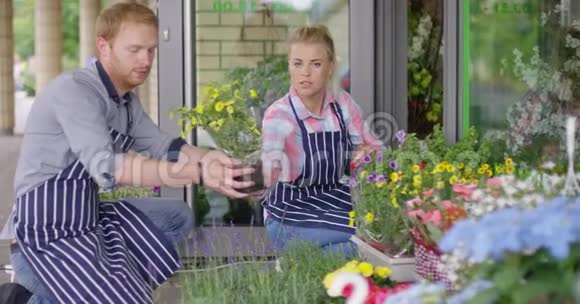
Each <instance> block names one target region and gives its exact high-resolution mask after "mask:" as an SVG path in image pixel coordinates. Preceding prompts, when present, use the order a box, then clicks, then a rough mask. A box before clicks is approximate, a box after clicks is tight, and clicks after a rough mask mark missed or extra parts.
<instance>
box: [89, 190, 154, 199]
mask: <svg viewBox="0 0 580 304" xmlns="http://www.w3.org/2000/svg"><path fill="white" fill-rule="evenodd" d="M99 197H100V200H101V201H102V202H114V201H118V200H121V199H123V198H129V197H159V194H158V193H157V191H155V189H153V188H150V187H119V188H116V189H115V190H113V191H111V192H102V193H99Z"/></svg>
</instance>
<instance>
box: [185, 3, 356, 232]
mask: <svg viewBox="0 0 580 304" xmlns="http://www.w3.org/2000/svg"><path fill="white" fill-rule="evenodd" d="M192 10H193V11H192V18H193V20H195V21H194V22H192V28H191V29H190V30H191V31H192V34H193V35H192V41H191V43H192V44H193V45H192V46H191V52H192V54H190V56H191V58H192V64H193V67H194V68H193V70H192V73H193V77H192V78H193V79H194V80H193V81H195V82H194V83H191V85H192V86H193V88H194V90H192V91H191V92H190V93H189V94H191V95H192V97H191V100H192V107H196V106H197V104H198V103H197V101H199V100H201V99H202V98H204V94H206V93H207V92H208V90H213V89H217V91H216V94H222V93H223V94H227V90H228V89H229V88H230V87H232V86H233V87H235V86H238V85H241V86H240V88H241V89H242V90H244V91H248V92H250V91H251V92H252V94H253V95H254V97H255V98H256V99H257V100H258V103H257V109H258V110H257V113H256V114H257V115H256V116H257V117H258V120H259V118H260V117H261V115H260V114H261V113H263V112H264V111H265V109H266V108H267V107H268V105H269V104H271V103H272V102H273V101H275V100H277V99H279V98H281V97H283V96H284V95H285V94H286V93H287V91H288V88H289V80H288V74H287V66H288V63H287V56H286V54H287V50H286V43H285V41H286V39H287V37H288V35H289V34H290V33H291V32H292V31H293V30H295V29H296V28H298V27H300V26H303V25H306V24H314V23H321V24H325V25H326V26H328V28H329V29H330V31H331V34H332V36H333V38H334V42H335V49H336V52H337V57H338V66H337V73H336V79H335V80H334V81H335V85H337V86H340V87H342V88H344V89H345V90H347V91H348V90H349V89H350V76H349V59H350V53H349V51H350V45H349V38H350V37H349V32H350V31H349V22H350V20H349V1H348V0H331V1H328V0H321V1H317V0H284V1H268V0H250V1H246V0H239V1H229V0H214V1H210V0H199V1H195V5H194V7H192ZM186 85H187V84H186ZM218 92H219V93H218ZM216 123H219V121H218V122H216ZM195 132H196V139H197V145H199V146H209V147H216V146H217V143H219V142H220V141H223V138H219V136H221V135H220V132H216V133H214V134H213V135H210V134H209V133H208V132H206V129H204V128H199V127H198V128H197V130H196V131H195ZM216 137H218V138H216ZM194 201H195V209H196V212H197V217H198V222H200V223H203V224H205V225H214V224H217V225H232V224H233V225H236V226H246V225H261V224H262V220H261V218H262V209H261V207H260V205H259V202H255V201H248V200H243V201H236V200H232V199H228V198H226V197H225V196H223V195H221V194H218V193H215V192H212V191H207V190H205V189H203V188H199V189H198V191H197V194H196V196H195V199H194Z"/></svg>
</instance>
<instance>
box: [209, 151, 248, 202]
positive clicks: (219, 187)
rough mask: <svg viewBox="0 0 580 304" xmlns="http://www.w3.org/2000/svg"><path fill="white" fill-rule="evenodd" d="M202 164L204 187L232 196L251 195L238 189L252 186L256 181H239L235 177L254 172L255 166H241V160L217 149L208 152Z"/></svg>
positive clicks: (242, 196)
mask: <svg viewBox="0 0 580 304" xmlns="http://www.w3.org/2000/svg"><path fill="white" fill-rule="evenodd" d="M200 165H201V168H200V169H201V176H202V178H203V180H202V181H201V182H202V185H203V187H205V188H207V189H210V190H214V191H218V192H221V193H223V194H225V195H227V196H229V197H232V198H245V197H248V196H249V194H245V193H241V192H238V191H237V190H239V189H244V188H248V187H251V186H253V185H254V182H252V181H247V182H239V181H236V180H235V178H236V177H238V176H242V175H247V174H252V173H253V172H254V169H253V168H249V167H246V168H240V165H241V162H240V161H238V160H235V159H232V158H230V157H228V156H227V155H226V154H224V153H223V152H221V151H217V150H212V151H209V152H207V153H206V154H205V155H204V156H203V157H202V159H201V160H200ZM236 189H237V190H236Z"/></svg>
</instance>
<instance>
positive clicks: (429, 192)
mask: <svg viewBox="0 0 580 304" xmlns="http://www.w3.org/2000/svg"><path fill="white" fill-rule="evenodd" d="M433 191H434V190H433V188H431V189H429V190H425V191H423V195H424V196H426V197H431V195H433Z"/></svg>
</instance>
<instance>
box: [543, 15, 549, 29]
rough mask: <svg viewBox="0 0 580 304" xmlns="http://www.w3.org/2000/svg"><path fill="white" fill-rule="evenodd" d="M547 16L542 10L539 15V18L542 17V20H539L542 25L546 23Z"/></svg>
mask: <svg viewBox="0 0 580 304" xmlns="http://www.w3.org/2000/svg"><path fill="white" fill-rule="evenodd" d="M548 16H549V15H547V14H546V13H543V12H542V16H541V18H542V19H541V20H542V21H541V22H542V26H544V25H546V23H547V22H548Z"/></svg>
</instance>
